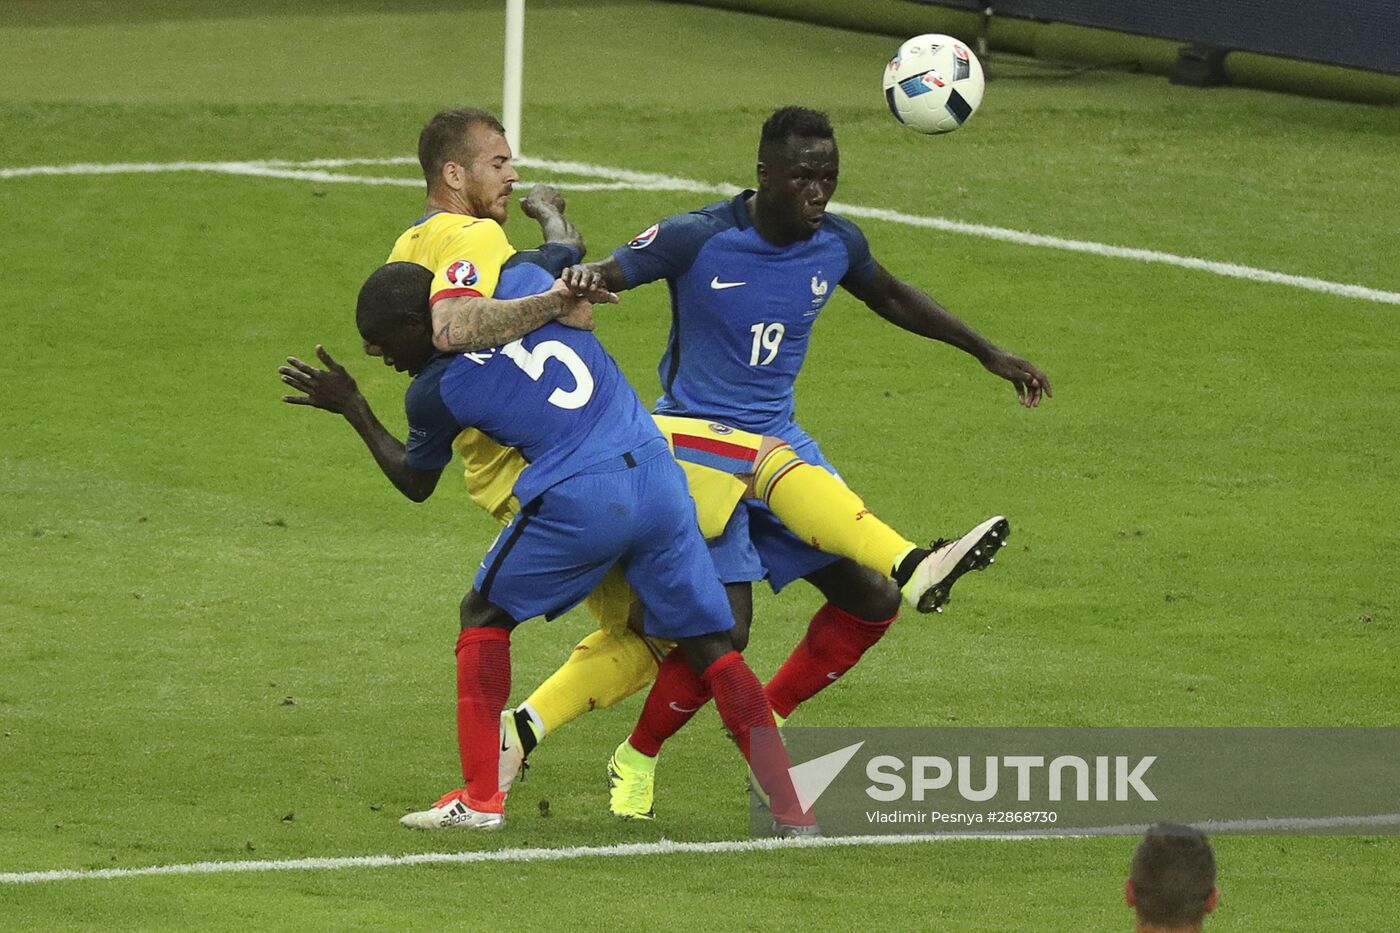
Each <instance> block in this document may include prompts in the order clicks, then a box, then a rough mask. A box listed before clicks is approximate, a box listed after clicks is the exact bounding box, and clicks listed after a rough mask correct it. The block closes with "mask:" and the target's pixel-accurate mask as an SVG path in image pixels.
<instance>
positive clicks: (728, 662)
mask: <svg viewBox="0 0 1400 933" xmlns="http://www.w3.org/2000/svg"><path fill="white" fill-rule="evenodd" d="M743 663H744V656H743V655H742V654H740V653H739V652H737V651H727V652H725V653H724V654H722V655H720V656H719V657H718V658H716V659H715V660H714V661H713V662H712V663H711V664H710V666H709V667H707V668H705V673H703V674H701V675H700V679H701V680H703V681H705V683H706V684H708V683H709V682H710V681H711V680H713V679H714V677H715V676H716V675H717V674H722V673H724V672H725V671H727V670H729V668H731V667H733V666H734V665H735V664H743Z"/></svg>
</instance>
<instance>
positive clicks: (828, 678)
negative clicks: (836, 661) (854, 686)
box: [826, 672, 841, 680]
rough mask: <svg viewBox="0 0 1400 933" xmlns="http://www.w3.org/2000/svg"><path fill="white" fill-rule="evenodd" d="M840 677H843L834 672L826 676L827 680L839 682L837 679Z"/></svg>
mask: <svg viewBox="0 0 1400 933" xmlns="http://www.w3.org/2000/svg"><path fill="white" fill-rule="evenodd" d="M840 677H841V675H840V674H837V673H834V672H833V673H830V674H827V675H826V679H827V680H837V679H839V678H840Z"/></svg>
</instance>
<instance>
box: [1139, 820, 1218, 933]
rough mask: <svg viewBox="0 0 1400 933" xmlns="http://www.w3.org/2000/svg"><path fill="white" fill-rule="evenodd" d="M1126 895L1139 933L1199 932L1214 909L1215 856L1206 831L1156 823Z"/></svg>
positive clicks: (1144, 840)
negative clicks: (1135, 918) (1135, 917)
mask: <svg viewBox="0 0 1400 933" xmlns="http://www.w3.org/2000/svg"><path fill="white" fill-rule="evenodd" d="M1123 897H1124V899H1125V900H1126V901H1127V902H1128V906H1129V907H1131V908H1133V912H1134V913H1135V914H1136V916H1137V926H1136V930H1137V933H1179V931H1199V930H1200V929H1201V928H1202V924H1203V923H1204V922H1205V916H1206V914H1208V913H1210V912H1212V911H1213V910H1215V905H1216V902H1217V901H1219V899H1220V891H1219V890H1218V889H1217V888H1216V887H1215V853H1214V852H1213V851H1212V850H1211V847H1210V842H1209V841H1208V840H1207V839H1206V836H1205V833H1203V832H1201V831H1200V830H1199V829H1195V828H1194V827H1191V826H1186V825H1185V824H1182V823H1156V824H1153V825H1152V826H1150V827H1148V829H1147V834H1146V835H1145V836H1143V838H1142V841H1141V842H1139V843H1138V846H1137V849H1136V850H1135V851H1134V852H1133V862H1132V867H1131V868H1130V869H1129V873H1128V881H1127V883H1126V884H1125V885H1124V886H1123Z"/></svg>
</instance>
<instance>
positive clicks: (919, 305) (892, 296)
mask: <svg viewBox="0 0 1400 933" xmlns="http://www.w3.org/2000/svg"><path fill="white" fill-rule="evenodd" d="M839 168H840V157H839V153H838V150H837V146H836V139H835V134H834V133H833V131H832V128H831V124H830V122H829V121H828V120H827V117H826V115H825V114H823V113H820V112H818V111H814V110H807V109H804V108H800V107H784V108H782V109H780V110H778V111H776V112H774V113H773V114H772V116H770V117H769V119H768V120H767V121H766V122H765V123H764V126H763V131H762V134H761V136H760V141H759V148H758V166H757V176H758V187H757V189H756V190H752V191H744V192H742V193H741V194H739V195H738V196H736V197H735V198H733V199H731V200H728V201H720V202H718V203H715V204H711V205H709V206H707V207H704V208H701V209H699V210H696V211H692V212H690V213H688V214H679V215H676V216H673V217H668V218H666V219H664V220H662V221H660V222H659V223H657V224H654V225H653V226H651V227H649V228H647V229H646V230H645V231H643V232H642V233H641V234H639V235H638V236H637V237H636V238H634V239H633V240H631V241H630V242H629V243H627V244H625V245H624V246H622V247H619V248H618V249H617V250H615V251H614V252H613V253H612V255H611V256H610V257H609V258H607V259H605V260H603V261H601V262H597V263H591V264H588V265H581V266H574V267H572V268H570V269H566V270H565V271H564V273H563V276H562V279H563V281H564V282H565V283H566V284H567V285H569V286H571V287H573V288H574V289H575V290H576V291H586V290H590V289H607V290H609V291H612V292H618V291H622V290H624V289H629V288H635V287H637V286H639V285H643V284H646V283H648V282H653V281H656V280H658V279H665V280H666V281H667V283H668V285H669V287H670V295H671V308H672V323H671V334H670V339H669V343H668V346H667V349H666V352H665V355H664V356H663V357H662V360H661V365H660V368H659V375H660V377H661V385H662V392H663V394H662V396H661V398H660V400H659V401H658V402H657V405H656V411H657V413H658V414H665V415H678V416H686V417H692V418H704V419H711V420H714V421H717V422H722V423H724V424H730V425H733V426H735V427H738V428H742V429H744V430H746V431H752V432H754V433H758V434H765V435H773V436H776V437H778V438H781V439H782V440H784V441H787V442H788V443H789V444H790V445H791V446H792V449H793V450H794V451H795V452H796V454H797V456H799V457H801V458H802V459H803V460H804V461H806V462H807V463H811V464H817V465H819V466H823V467H825V468H826V469H828V470H831V472H833V473H834V472H835V469H834V468H833V467H831V466H830V464H829V463H828V462H827V461H826V459H825V457H824V456H823V454H822V451H821V450H820V448H819V447H818V446H817V444H816V442H815V441H814V440H813V439H812V438H811V437H810V436H808V435H807V433H806V432H805V431H803V430H802V428H801V427H800V426H799V425H798V424H797V421H796V420H795V411H794V400H793V384H794V381H795V379H796V377H797V374H798V371H799V370H800V369H801V366H802V363H803V360H804V359H805V357H806V352H807V344H808V339H809V336H810V334H811V329H812V325H813V324H814V322H815V321H816V319H817V317H818V316H819V315H820V313H821V311H822V308H823V307H824V306H825V304H826V302H827V300H828V299H829V298H830V296H831V294H832V290H831V286H832V284H839V285H841V286H842V287H844V288H845V289H847V290H848V291H849V292H850V293H851V294H853V295H854V296H855V297H857V298H859V299H860V300H861V301H862V302H864V303H865V304H866V305H867V306H868V307H869V308H870V309H871V310H873V311H874V312H875V313H876V314H878V315H880V316H881V317H883V318H885V319H886V320H888V321H889V322H891V323H892V324H894V325H896V326H898V327H900V328H903V329H904V330H907V331H910V332H911V333H914V334H918V335H920V336H923V337H928V338H932V339H934V340H939V341H942V342H944V343H948V344H951V345H952V346H954V347H957V348H958V349H960V350H963V351H965V352H966V353H968V354H970V355H972V356H973V357H975V358H976V359H977V360H978V362H980V363H981V364H982V365H983V366H984V367H985V368H986V369H987V370H988V371H989V372H991V373H992V374H993V375H996V376H999V377H1001V378H1003V379H1005V380H1007V381H1008V382H1010V383H1011V384H1012V385H1013V386H1014V387H1015V389H1016V394H1017V398H1018V399H1019V400H1020V402H1021V404H1023V405H1025V406H1027V407H1029V408H1034V407H1036V406H1037V405H1039V404H1040V402H1041V400H1042V398H1044V397H1048V396H1050V394H1051V390H1050V380H1049V379H1048V378H1046V376H1045V374H1044V373H1043V372H1042V371H1041V370H1039V369H1038V368H1036V367H1035V366H1034V365H1032V364H1031V363H1030V362H1028V361H1027V360H1025V359H1023V358H1021V357H1019V356H1016V355H1015V354H1012V353H1009V352H1007V351H1006V350H1003V349H1001V348H1000V347H998V346H996V345H995V344H993V343H992V342H991V341H989V340H988V339H987V338H985V337H983V336H982V335H981V334H979V333H977V332H976V331H975V330H973V329H972V328H971V327H969V326H968V325H967V324H965V323H963V321H961V320H960V319H959V318H957V317H956V316H955V315H953V314H952V313H951V312H949V311H948V310H947V309H946V308H944V307H943V306H942V305H940V304H939V303H938V302H937V301H935V300H934V299H933V298H932V297H930V296H929V295H928V294H927V293H926V292H924V291H923V290H921V289H919V288H917V287H916V286H914V285H911V284H909V283H908V282H905V281H903V280H901V279H898V278H896V277H894V276H893V275H891V274H890V273H889V272H888V271H886V270H885V268H884V267H883V266H881V265H880V264H879V263H878V262H876V261H875V259H874V258H873V257H872V256H871V254H870V249H869V246H868V245H867V243H866V239H865V236H864V234H862V232H861V231H860V228H859V227H857V226H856V225H855V224H854V223H852V222H851V221H850V220H847V219H846V218H844V217H841V216H839V215H838V214H834V213H831V212H828V211H827V205H828V202H829V201H830V200H831V198H832V195H833V194H834V193H835V190H836V183H837V176H838V173H839ZM901 417H904V418H906V419H908V418H911V415H910V413H907V412H905V413H902V414H901ZM912 417H913V418H916V419H917V425H918V427H916V428H915V430H920V431H925V432H927V433H929V434H934V433H936V425H935V426H933V427H932V428H924V427H922V425H923V424H924V423H925V421H936V420H937V418H936V415H932V414H930V415H929V416H928V417H927V418H925V417H924V413H923V412H915V413H913V415H912ZM1008 532H1009V525H1008V523H1007V522H1006V520H1005V519H1003V518H1002V517H1001V516H993V517H992V518H989V519H987V520H986V521H984V522H982V523H981V524H979V525H978V526H977V527H976V528H974V529H973V530H972V531H970V532H968V533H967V534H965V535H963V536H961V537H960V538H957V539H956V540H955V541H954V542H952V543H951V545H947V544H944V543H943V542H938V543H936V544H935V547H934V552H935V555H936V558H935V559H934V560H932V561H930V560H928V556H929V552H928V551H923V550H920V551H914V552H912V553H910V554H908V555H906V557H905V558H904V559H903V560H901V561H899V562H897V564H896V566H894V567H892V568H891V573H890V575H889V576H883V575H881V574H880V573H877V572H875V571H873V570H870V569H868V568H863V567H860V566H858V565H857V564H856V563H855V562H853V561H851V560H849V559H846V558H838V557H834V556H832V555H831V554H827V553H823V552H821V551H819V550H817V549H816V548H814V547H812V546H811V544H810V543H809V542H806V541H803V540H801V539H799V538H798V537H796V536H795V535H793V534H792V533H791V532H790V531H788V530H787V529H786V528H784V527H783V526H782V525H781V523H779V522H778V521H777V520H776V518H775V517H774V516H773V514H772V512H771V511H770V510H769V509H768V508H767V507H766V506H764V505H763V504H761V503H754V502H746V503H744V506H743V507H742V508H740V509H738V510H737V511H736V513H735V516H734V518H733V519H732V520H731V522H730V525H729V526H728V528H726V530H725V533H724V535H723V536H722V537H721V538H720V539H719V540H718V541H715V542H712V544H711V554H712V556H713V557H714V559H715V565H716V567H717V569H718V570H719V572H720V574H721V579H722V580H723V581H724V582H725V583H726V585H727V586H728V587H729V588H730V591H731V594H730V595H731V603H732V604H733V605H735V606H736V607H738V606H745V605H752V603H751V600H750V599H749V598H746V597H747V591H748V590H749V589H750V588H751V585H752V582H753V581H756V580H761V579H767V580H768V581H769V583H770V585H772V587H773V588H774V589H775V590H777V589H781V588H782V587H783V586H785V585H786V584H787V583H789V582H791V581H792V580H795V579H798V578H801V579H805V580H807V581H808V582H809V583H811V584H812V585H814V586H815V587H816V588H817V589H818V590H819V591H820V592H821V593H822V594H823V596H824V597H825V598H826V604H825V605H823V606H822V607H821V609H820V610H819V611H818V612H817V613H816V615H815V616H814V617H813V618H812V621H811V623H810V625H809V628H808V632H807V636H806V637H805V638H804V639H803V640H802V642H801V643H800V644H799V645H798V647H797V648H796V649H795V650H794V651H793V653H792V654H791V655H790V656H789V658H788V659H787V661H786V662H785V663H784V664H783V666H782V668H780V669H779V671H778V672H777V674H775V675H774V677H773V679H772V680H771V681H770V682H769V683H768V686H767V693H768V698H769V700H770V701H771V703H772V705H773V710H774V713H775V714H776V715H777V716H779V717H780V719H779V721H781V720H782V719H783V718H786V717H787V716H789V715H790V714H791V713H792V711H793V710H794V709H795V708H796V707H797V706H798V704H800V703H802V702H804V701H806V700H807V699H809V698H811V697H812V696H814V695H815V694H816V693H818V692H819V691H821V690H822V689H823V688H825V687H827V686H829V685H830V684H831V683H832V682H833V681H835V680H836V679H837V678H839V677H841V676H842V675H843V674H844V673H845V672H846V671H847V670H849V669H850V668H851V667H852V666H854V665H855V663H856V662H857V661H858V660H859V658H860V657H861V655H862V654H863V653H864V652H865V651H866V650H867V649H868V648H870V647H871V646H872V645H874V644H875V643H876V642H877V641H878V640H879V639H880V638H881V637H882V636H883V635H884V633H885V631H886V630H887V629H888V627H889V624H890V623H891V622H893V620H894V616H895V614H896V613H897V611H898V608H899V602H900V588H901V587H903V588H905V590H906V592H908V589H909V587H910V586H911V585H914V586H917V585H920V581H919V580H917V579H911V578H915V577H916V575H917V574H918V573H927V572H932V573H934V574H935V575H936V580H935V582H934V585H932V586H925V592H926V594H927V595H926V597H925V598H923V599H920V600H919V601H918V605H919V608H920V609H921V610H924V611H928V610H932V609H938V608H940V607H941V605H942V604H943V603H944V602H946V601H947V599H948V595H949V588H950V587H951V586H952V584H953V582H954V581H955V580H957V579H958V577H959V576H960V575H961V574H963V573H964V572H966V571H969V570H978V569H981V568H983V567H985V566H986V565H987V564H988V563H990V561H991V558H992V555H993V554H995V552H996V550H997V548H998V547H1000V546H1001V545H1002V544H1003V543H1004V542H1005V538H1006V535H1007V533H1008ZM922 582H923V584H927V583H928V582H929V581H927V580H925V581H922ZM736 590H738V591H739V592H737V593H736V592H735V591H736ZM737 621H738V624H739V626H740V629H746V628H747V624H748V621H749V620H748V619H746V618H740V619H738V620H737ZM663 673H664V672H663ZM661 686H662V680H661V679H658V687H661ZM691 688H692V691H693V692H691V693H688V694H687V693H686V692H685V691H682V690H679V689H678V692H677V696H679V697H681V699H682V700H685V701H686V702H677V703H675V704H673V705H675V706H680V707H684V708H690V707H693V706H696V705H698V704H697V702H696V700H701V701H703V695H702V694H701V693H700V692H699V685H698V684H695V683H694V682H693V680H692V683H691ZM682 721H683V717H677V720H676V721H674V722H672V723H670V724H669V726H668V728H675V729H678V728H679V727H680V722H682ZM619 751H625V749H622V748H621V747H620V748H619Z"/></svg>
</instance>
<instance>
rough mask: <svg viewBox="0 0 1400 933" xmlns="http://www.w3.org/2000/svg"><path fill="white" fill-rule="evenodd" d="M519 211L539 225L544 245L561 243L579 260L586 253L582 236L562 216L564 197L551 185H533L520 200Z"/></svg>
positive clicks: (567, 219) (586, 249)
mask: <svg viewBox="0 0 1400 933" xmlns="http://www.w3.org/2000/svg"><path fill="white" fill-rule="evenodd" d="M520 209H521V210H522V211H524V212H525V216H526V217H532V218H534V220H535V221H536V222H537V223H538V224H539V225H540V233H541V234H543V235H544V241H545V242H546V243H562V244H564V245H565V246H568V247H571V248H572V249H573V250H574V251H575V252H576V253H578V258H579V259H580V260H582V259H583V257H584V254H585V253H587V252H588V248H587V247H586V246H584V245H583V234H581V233H579V232H578V228H577V227H575V226H574V225H573V222H572V221H571V220H569V218H568V217H565V216H564V197H563V195H561V194H560V193H559V191H558V189H556V188H555V187H554V186H553V185H535V187H533V188H531V189H530V193H529V194H527V195H526V196H525V197H523V198H521V199H520Z"/></svg>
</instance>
